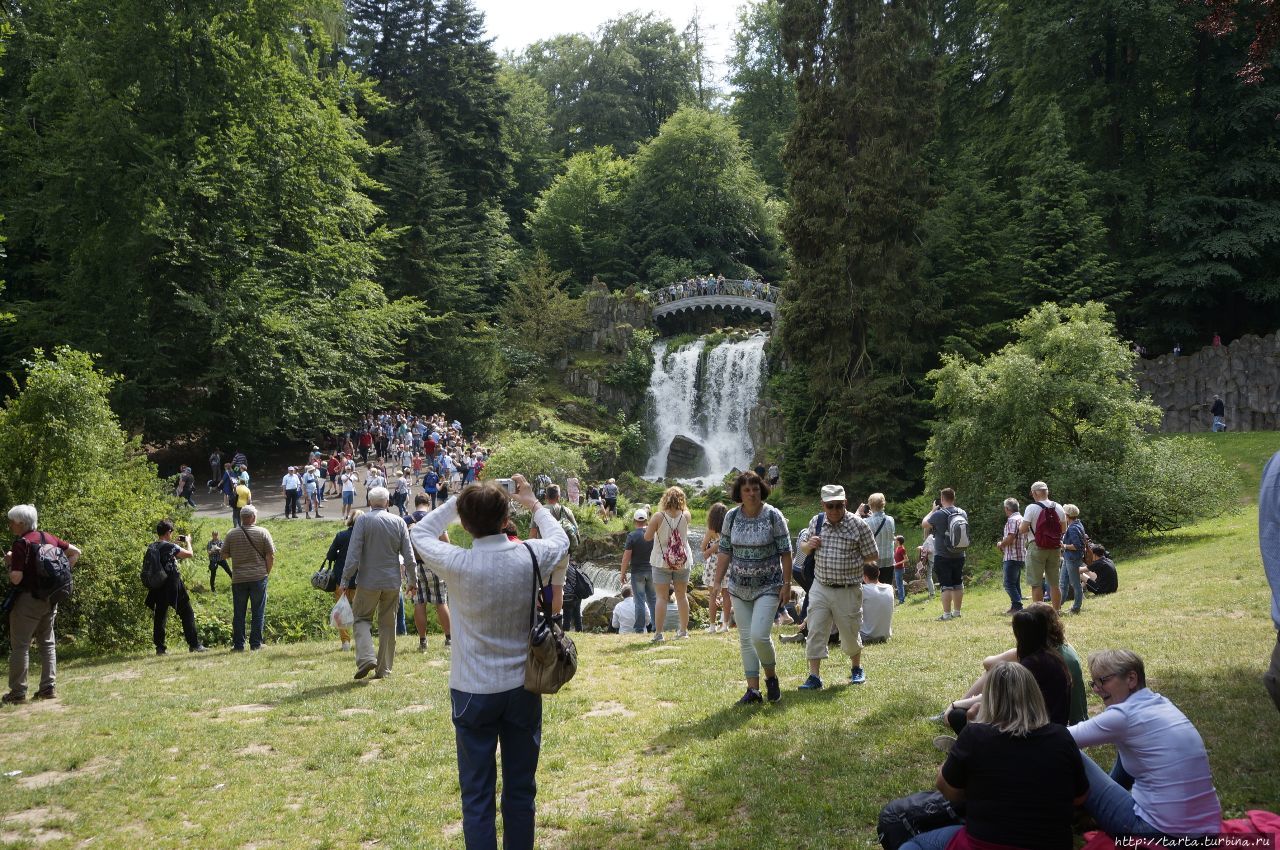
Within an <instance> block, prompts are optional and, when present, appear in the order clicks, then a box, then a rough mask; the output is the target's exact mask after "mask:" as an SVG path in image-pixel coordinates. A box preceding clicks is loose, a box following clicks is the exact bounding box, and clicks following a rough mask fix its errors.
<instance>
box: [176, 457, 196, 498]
mask: <svg viewBox="0 0 1280 850" xmlns="http://www.w3.org/2000/svg"><path fill="white" fill-rule="evenodd" d="M178 488H179V490H180V491H181V495H182V498H183V499H184V500H185V501H186V503H187V505H189V506H190V507H193V508H194V507H195V506H196V475H195V473H194V472H192V471H191V467H189V466H185V465H184V466H183V467H182V468H181V471H180V472H179V473H178Z"/></svg>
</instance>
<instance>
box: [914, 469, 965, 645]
mask: <svg viewBox="0 0 1280 850" xmlns="http://www.w3.org/2000/svg"><path fill="white" fill-rule="evenodd" d="M938 503H939V504H940V505H941V507H939V508H938V509H937V510H935V511H934V512H933V513H931V514H929V515H928V516H927V517H925V519H924V522H922V523H920V526H921V527H922V528H923V529H924V530H925V531H926V532H928V533H932V534H933V545H934V553H935V554H934V556H933V568H934V570H936V571H937V573H938V586H939V587H941V588H942V616H941V617H939V618H938V619H939V620H954V619H958V618H959V617H960V607H961V605H962V604H963V603H964V558H965V552H964V550H963V549H953V548H952V546H951V537H950V535H949V534H948V531H949V530H950V529H949V525H950V522H951V518H952V517H953V516H956V515H957V514H959V515H960V516H962V517H965V518H966V519H967V518H968V516H969V515H968V514H967V513H965V511H964V509H963V508H961V507H958V506H957V505H956V491H955V490H952V489H951V488H950V487H944V488H943V490H942V493H941V494H939V497H938Z"/></svg>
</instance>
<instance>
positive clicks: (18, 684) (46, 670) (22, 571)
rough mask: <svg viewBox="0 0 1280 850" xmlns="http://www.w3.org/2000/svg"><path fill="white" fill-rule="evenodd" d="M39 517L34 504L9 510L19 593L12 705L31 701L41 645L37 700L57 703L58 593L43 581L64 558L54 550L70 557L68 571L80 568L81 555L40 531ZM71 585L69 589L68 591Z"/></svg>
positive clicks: (13, 602)
mask: <svg viewBox="0 0 1280 850" xmlns="http://www.w3.org/2000/svg"><path fill="white" fill-rule="evenodd" d="M38 520H39V516H38V514H37V513H36V509H35V506H34V505H18V506H16V507H14V508H11V509H10V510H9V530H10V531H11V532H13V534H14V536H15V538H16V539H15V540H14V541H13V547H12V548H11V549H10V550H9V551H8V552H5V554H4V565H5V568H6V569H7V570H8V571H9V581H10V583H12V585H13V591H12V593H11V595H10V597H9V600H8V602H7V604H6V609H7V610H8V612H9V692H8V693H6V694H5V695H4V696H3V697H0V702H4V703H6V704H9V705H14V704H17V703H21V702H25V701H26V699H27V669H28V665H29V653H30V650H31V642H32V640H35V641H37V642H39V644H40V653H41V655H40V690H38V691H36V699H53V698H54V696H55V694H54V690H53V686H54V680H55V679H56V678H57V670H58V653H57V645H56V643H55V641H54V637H53V620H54V618H55V617H57V615H58V599H59V596H58V589H57V588H52V594H51V588H50V587H48V586H47V584H48V583H47V581H42V578H44V576H43V575H42V571H45V572H47V570H44V567H43V565H42V563H41V562H42V561H46V560H50V559H52V558H56V557H58V553H56V552H54V549H58V550H61V553H62V554H65V556H66V568H67V570H70V568H72V567H74V566H75V565H76V561H77V560H79V558H80V550H79V549H78V548H76V547H75V546H73V545H71V544H70V543H68V542H67V541H65V540H62V539H60V538H58V537H55V536H54V535H52V534H48V533H46V532H43V531H37V530H36V529H37V523H38ZM69 586H70V585H69V584H67V587H69Z"/></svg>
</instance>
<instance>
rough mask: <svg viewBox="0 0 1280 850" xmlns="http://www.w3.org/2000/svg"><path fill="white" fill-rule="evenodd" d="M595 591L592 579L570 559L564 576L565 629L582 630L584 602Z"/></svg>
mask: <svg viewBox="0 0 1280 850" xmlns="http://www.w3.org/2000/svg"><path fill="white" fill-rule="evenodd" d="M594 592H595V588H594V587H592V585H591V579H589V578H587V576H586V575H585V574H584V573H583V572H582V571H581V570H579V569H578V565H577V564H575V563H573V561H572V560H570V561H569V568H568V570H567V571H566V572H565V576H564V609H563V610H564V630H565V631H566V632H567V631H570V630H572V631H579V632H580V631H582V602H583V600H585V599H586V598H587V597H588V596H590V595H591V594H592V593H594Z"/></svg>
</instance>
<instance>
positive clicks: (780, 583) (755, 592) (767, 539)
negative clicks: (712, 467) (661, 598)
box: [716, 472, 791, 705]
mask: <svg viewBox="0 0 1280 850" xmlns="http://www.w3.org/2000/svg"><path fill="white" fill-rule="evenodd" d="M732 493H733V500H734V501H735V502H738V503H739V504H738V506H737V507H735V508H733V509H732V510H730V511H729V513H728V514H726V515H725V521H724V528H723V529H722V530H721V534H720V554H719V556H718V557H717V559H716V583H717V584H720V585H722V586H725V587H727V588H728V590H729V594H730V595H731V596H733V609H734V615H735V618H736V619H737V622H738V643H739V647H740V649H741V652H742V671H743V673H744V674H745V676H746V680H747V691H746V693H744V694H743V695H742V698H741V699H739V700H738V704H739V705H751V704H754V703H760V702H763V701H764V697H762V696H761V695H760V668H761V667H763V668H764V675H765V687H766V690H767V693H768V699H769V701H770V702H777V701H778V700H779V699H781V698H782V691H781V689H780V687H779V686H778V676H777V673H776V670H775V664H776V656H775V654H774V647H773V637H772V632H773V617H774V614H775V613H776V612H777V610H778V602H779V600H781V599H790V598H791V532H790V530H789V529H788V528H787V518H786V517H785V516H783V515H782V511H780V510H778V509H777V508H775V507H774V506H773V505H770V504H768V503H767V502H765V501H764V500H765V499H767V498H768V497H769V485H768V484H766V483H765V482H764V481H763V480H761V478H760V476H758V475H756V474H755V473H754V472H744V473H742V474H741V475H739V476H738V478H737V480H736V481H735V482H734V484H733V491H732ZM726 581H727V582H728V583H727V584H725V582H726Z"/></svg>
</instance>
